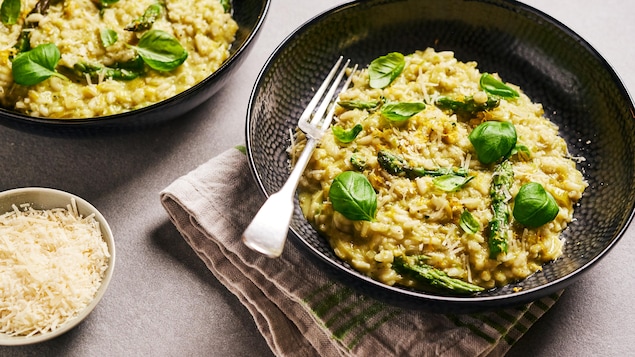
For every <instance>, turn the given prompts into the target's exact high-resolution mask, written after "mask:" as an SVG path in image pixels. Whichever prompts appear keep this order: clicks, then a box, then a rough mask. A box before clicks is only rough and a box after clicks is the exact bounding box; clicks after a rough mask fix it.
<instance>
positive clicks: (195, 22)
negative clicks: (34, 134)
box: [0, 0, 238, 118]
mask: <svg viewBox="0 0 635 357" xmlns="http://www.w3.org/2000/svg"><path fill="white" fill-rule="evenodd" d="M2 2H4V3H7V6H6V7H5V10H3V11H4V14H3V15H7V14H9V13H10V12H11V10H10V9H11V8H12V7H11V6H8V4H9V2H12V3H13V4H16V3H17V4H19V2H16V1H14V0H2V1H0V3H2ZM46 3H49V4H46ZM43 4H46V5H48V7H44V8H43V9H42V7H43V6H45V5H43ZM3 5H4V4H3ZM227 7H228V2H227V3H225V5H223V3H221V0H161V1H157V0H134V1H133V0H64V1H44V0H41V1H37V0H26V1H22V6H21V11H19V16H17V18H16V19H15V21H5V20H6V19H5V17H6V16H3V23H2V24H0V105H1V106H2V107H4V108H7V109H11V110H15V111H17V112H21V113H25V114H28V115H32V116H36V117H49V118H88V117H96V116H105V115H112V114H117V113H122V112H126V111H130V110H134V109H138V108H141V107H145V106H148V105H151V104H154V103H157V102H159V101H162V100H164V99H167V98H170V97H172V96H174V95H176V94H178V93H180V92H182V91H184V90H186V89H188V88H190V87H192V86H194V85H195V84H197V83H198V82H200V81H201V80H203V79H204V78H206V77H207V76H209V75H210V74H211V73H213V72H214V71H216V70H217V69H218V68H219V67H220V65H221V64H222V63H223V62H224V61H225V60H226V59H227V58H228V57H229V48H230V46H231V44H232V42H233V41H234V38H235V34H236V31H237V30H238V25H237V24H236V22H235V21H234V20H233V19H232V17H231V13H230V11H229V9H227ZM13 8H15V7H13ZM38 9H42V10H38ZM32 10H33V11H32ZM24 39H26V40H27V45H26V46H22V45H20V44H21V43H23V40H24ZM44 49H46V51H44ZM55 52H57V57H58V58H57V59H58V61H57V62H56V63H55V58H56V57H55ZM36 53H37V54H36ZM51 54H52V55H51ZM21 57H22V58H21ZM42 58H45V61H42V60H41V59H42ZM34 64H35V65H37V66H39V67H38V70H40V71H41V70H42V67H44V68H45V71H44V72H45V74H46V73H48V75H45V76H44V77H43V78H44V79H43V80H42V78H39V79H33V78H32V77H29V76H25V73H26V74H29V73H28V72H29V71H31V72H32V68H33V67H34ZM34 82H36V83H34Z"/></svg>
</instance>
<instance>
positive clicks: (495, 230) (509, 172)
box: [488, 160, 514, 259]
mask: <svg viewBox="0 0 635 357" xmlns="http://www.w3.org/2000/svg"><path fill="white" fill-rule="evenodd" d="M513 182H514V170H513V168H512V164H511V162H509V160H504V161H503V162H501V163H500V164H498V165H497V166H496V168H495V169H494V173H493V174H492V184H491V186H490V191H489V193H490V197H491V199H492V203H491V205H492V219H491V220H490V222H489V230H490V234H489V241H488V245H489V256H490V258H491V259H496V257H497V256H498V254H499V253H507V242H508V240H509V238H510V236H511V229H510V212H509V201H510V200H511V197H512V195H511V193H510V192H509V190H510V188H511V186H512V184H513Z"/></svg>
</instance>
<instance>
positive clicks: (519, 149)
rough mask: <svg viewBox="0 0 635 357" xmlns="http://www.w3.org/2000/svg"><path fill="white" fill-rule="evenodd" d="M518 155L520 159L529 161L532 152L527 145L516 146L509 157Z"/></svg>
mask: <svg viewBox="0 0 635 357" xmlns="http://www.w3.org/2000/svg"><path fill="white" fill-rule="evenodd" d="M516 154H517V155H518V158H519V159H522V160H528V159H529V158H531V151H530V150H529V148H528V147H527V146H526V145H522V144H516V146H514V148H513V149H512V151H511V153H510V154H509V156H514V155H516Z"/></svg>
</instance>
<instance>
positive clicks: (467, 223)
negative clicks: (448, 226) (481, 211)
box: [459, 210, 481, 234]
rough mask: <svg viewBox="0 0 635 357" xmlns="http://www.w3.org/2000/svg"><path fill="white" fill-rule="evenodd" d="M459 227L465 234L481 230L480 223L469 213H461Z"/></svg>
mask: <svg viewBox="0 0 635 357" xmlns="http://www.w3.org/2000/svg"><path fill="white" fill-rule="evenodd" d="M459 226H460V227H461V228H462V229H463V230H464V231H465V232H467V233H471V234H474V233H476V232H478V231H479V229H481V225H480V223H478V221H477V220H476V218H474V216H473V215H472V214H471V213H470V211H467V210H466V211H463V212H462V213H461V218H460V220H459Z"/></svg>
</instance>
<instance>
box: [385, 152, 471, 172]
mask: <svg viewBox="0 0 635 357" xmlns="http://www.w3.org/2000/svg"><path fill="white" fill-rule="evenodd" d="M377 162H378V163H379V166H381V167H382V168H383V169H384V170H386V171H388V172H389V173H390V174H392V175H395V176H405V177H408V178H410V179H413V178H417V177H422V176H444V175H454V176H461V177H466V176H467V175H468V171H467V169H464V168H458V167H457V168H438V169H434V170H428V169H424V168H420V167H410V166H409V165H408V164H406V161H405V160H404V159H403V158H402V157H400V156H397V155H395V154H393V153H390V152H388V151H386V150H379V152H378V153H377Z"/></svg>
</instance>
